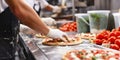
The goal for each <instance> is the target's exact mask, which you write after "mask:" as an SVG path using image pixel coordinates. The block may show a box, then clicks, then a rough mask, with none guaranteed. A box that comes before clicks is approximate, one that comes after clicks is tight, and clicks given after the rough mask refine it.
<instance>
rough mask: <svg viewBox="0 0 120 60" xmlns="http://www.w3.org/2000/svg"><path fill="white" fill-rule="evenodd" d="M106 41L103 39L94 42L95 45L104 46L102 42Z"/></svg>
mask: <svg viewBox="0 0 120 60" xmlns="http://www.w3.org/2000/svg"><path fill="white" fill-rule="evenodd" d="M103 41H104V40H101V39H95V40H94V43H96V44H97V45H102V42H103Z"/></svg>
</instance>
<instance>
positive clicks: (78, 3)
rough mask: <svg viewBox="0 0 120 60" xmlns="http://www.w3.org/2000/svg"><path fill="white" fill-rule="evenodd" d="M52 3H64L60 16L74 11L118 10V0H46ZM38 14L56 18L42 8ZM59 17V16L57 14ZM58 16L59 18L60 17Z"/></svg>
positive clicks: (69, 14) (68, 15) (70, 14)
mask: <svg viewBox="0 0 120 60" xmlns="http://www.w3.org/2000/svg"><path fill="white" fill-rule="evenodd" d="M47 1H48V2H49V3H50V4H52V5H58V6H61V5H64V6H65V8H64V9H62V13H61V16H62V17H70V16H72V15H73V14H76V13H86V12H87V11H88V10H111V12H118V11H119V8H120V7H119V6H120V4H119V2H120V0H47ZM40 16H42V17H47V16H49V17H50V16H51V17H54V18H57V16H56V17H55V16H54V15H53V13H52V12H49V11H46V10H42V12H41V14H40ZM59 17H60V16H59ZM62 17H60V18H62Z"/></svg>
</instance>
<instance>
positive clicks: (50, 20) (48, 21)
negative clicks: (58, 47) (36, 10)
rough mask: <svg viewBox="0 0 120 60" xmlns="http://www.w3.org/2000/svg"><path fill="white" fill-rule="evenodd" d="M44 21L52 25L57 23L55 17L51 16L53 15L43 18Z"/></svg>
mask: <svg viewBox="0 0 120 60" xmlns="http://www.w3.org/2000/svg"><path fill="white" fill-rule="evenodd" d="M42 20H43V22H44V23H45V24H47V25H48V26H52V25H56V21H55V19H53V18H51V17H47V18H42Z"/></svg>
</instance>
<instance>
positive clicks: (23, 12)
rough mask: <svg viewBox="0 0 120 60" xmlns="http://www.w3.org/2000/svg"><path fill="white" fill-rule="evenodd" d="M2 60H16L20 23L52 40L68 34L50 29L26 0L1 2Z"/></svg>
mask: <svg viewBox="0 0 120 60" xmlns="http://www.w3.org/2000/svg"><path fill="white" fill-rule="evenodd" d="M0 20H1V22H0V60H15V52H16V47H17V44H18V43H17V42H19V23H20V22H22V23H23V24H25V25H27V26H28V27H30V28H32V29H34V30H35V31H37V32H39V33H42V34H44V35H46V36H48V37H51V38H60V39H62V40H64V39H63V36H64V35H65V36H67V34H66V33H64V32H62V31H60V30H58V29H51V28H48V27H47V26H46V25H45V24H44V23H43V22H42V21H41V20H42V19H41V18H40V17H39V15H38V14H37V13H36V12H35V11H34V9H33V8H31V7H30V5H28V4H27V3H26V2H25V0H0Z"/></svg>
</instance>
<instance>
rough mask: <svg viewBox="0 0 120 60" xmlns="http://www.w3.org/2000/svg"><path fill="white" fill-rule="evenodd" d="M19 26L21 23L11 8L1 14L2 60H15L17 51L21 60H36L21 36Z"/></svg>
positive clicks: (0, 45) (0, 59)
mask: <svg viewBox="0 0 120 60" xmlns="http://www.w3.org/2000/svg"><path fill="white" fill-rule="evenodd" d="M19 25H20V22H19V21H18V20H17V18H16V16H15V15H14V14H13V13H12V12H11V11H10V9H9V8H6V9H5V10H4V11H3V12H2V13H0V60H15V59H14V58H15V52H16V50H17V51H18V54H19V57H20V59H19V60H35V58H34V56H33V55H32V53H31V51H30V50H29V49H28V48H27V46H26V45H25V43H24V41H23V39H22V38H21V37H20V35H19Z"/></svg>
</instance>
